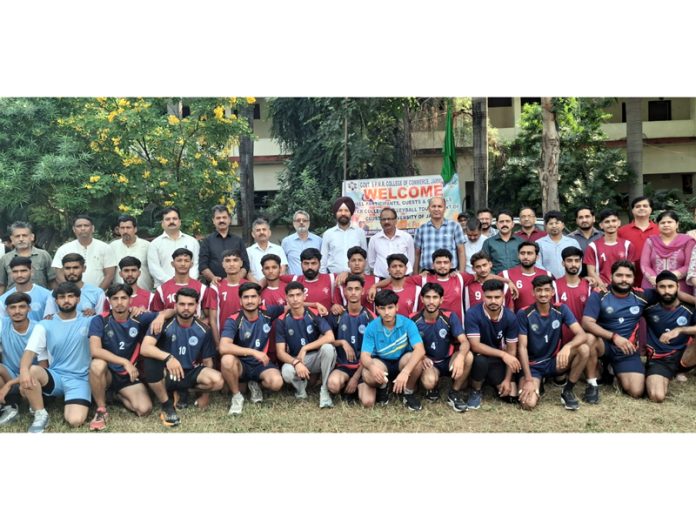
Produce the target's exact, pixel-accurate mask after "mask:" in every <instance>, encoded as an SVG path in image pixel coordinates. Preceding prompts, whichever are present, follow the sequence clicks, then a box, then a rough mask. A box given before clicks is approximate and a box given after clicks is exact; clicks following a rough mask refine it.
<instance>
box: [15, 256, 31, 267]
mask: <svg viewBox="0 0 696 530" xmlns="http://www.w3.org/2000/svg"><path fill="white" fill-rule="evenodd" d="M15 267H28V268H30V269H31V258H30V257H27V256H15V257H14V258H12V259H11V260H10V270H12V269H14V268H15Z"/></svg>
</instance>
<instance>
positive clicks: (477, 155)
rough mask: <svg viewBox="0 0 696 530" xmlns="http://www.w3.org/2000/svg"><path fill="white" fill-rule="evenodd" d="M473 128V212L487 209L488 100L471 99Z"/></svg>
mask: <svg viewBox="0 0 696 530" xmlns="http://www.w3.org/2000/svg"><path fill="white" fill-rule="evenodd" d="M471 101H472V105H471V106H472V112H473V128H474V211H477V210H479V209H481V208H486V207H488V100H487V99H486V98H472V100H471Z"/></svg>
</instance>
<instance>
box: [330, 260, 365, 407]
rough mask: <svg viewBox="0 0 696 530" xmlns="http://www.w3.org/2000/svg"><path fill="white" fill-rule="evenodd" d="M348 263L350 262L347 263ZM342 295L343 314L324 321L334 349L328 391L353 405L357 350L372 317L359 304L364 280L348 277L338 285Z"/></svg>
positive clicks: (359, 370) (357, 377)
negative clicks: (344, 308) (332, 338)
mask: <svg viewBox="0 0 696 530" xmlns="http://www.w3.org/2000/svg"><path fill="white" fill-rule="evenodd" d="M349 264H350V261H349ZM341 291H342V296H343V297H344V298H345V299H346V300H347V302H348V304H347V305H348V307H347V310H346V311H343V312H342V313H340V314H338V315H336V314H331V315H329V316H328V317H327V321H328V322H329V325H330V326H331V329H332V330H333V333H334V337H335V340H334V342H333V345H334V346H335V347H336V368H335V370H333V371H332V372H331V374H330V375H329V382H328V385H329V392H331V393H332V394H340V393H341V392H342V391H344V390H345V393H344V394H343V399H344V400H345V401H347V402H353V401H355V399H356V398H357V390H358V383H360V377H361V375H362V366H361V365H360V357H359V355H360V350H361V348H362V343H363V336H364V335H365V329H366V328H367V326H368V324H369V323H370V322H372V321H373V320H374V319H375V314H374V313H373V312H372V311H370V310H369V309H366V308H365V307H364V306H363V305H362V300H363V293H364V291H365V279H364V278H363V277H362V276H359V275H357V274H349V275H348V276H347V277H346V280H345V284H344V285H343V286H342V290H341Z"/></svg>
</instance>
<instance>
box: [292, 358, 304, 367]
mask: <svg viewBox="0 0 696 530" xmlns="http://www.w3.org/2000/svg"><path fill="white" fill-rule="evenodd" d="M300 362H302V361H300V360H299V359H295V360H294V361H292V366H293V367H295V366H297V365H298V364H300Z"/></svg>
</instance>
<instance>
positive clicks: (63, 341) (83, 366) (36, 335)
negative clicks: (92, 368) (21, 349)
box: [27, 313, 93, 378]
mask: <svg viewBox="0 0 696 530" xmlns="http://www.w3.org/2000/svg"><path fill="white" fill-rule="evenodd" d="M92 318H93V317H85V316H83V315H82V314H81V313H78V314H77V317H76V318H73V319H71V320H63V319H62V318H60V316H58V315H56V316H54V317H53V319H51V320H42V321H41V322H37V323H36V325H35V327H34V332H33V333H32V334H31V337H29V342H28V343H27V350H30V351H33V352H34V353H36V354H37V357H38V359H39V361H42V360H44V359H48V366H49V368H50V369H51V370H54V371H56V372H58V373H60V374H64V375H68V376H73V377H85V378H86V377H87V375H88V373H89V363H90V360H91V355H90V352H89V337H88V332H89V324H90V322H91V321H92Z"/></svg>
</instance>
